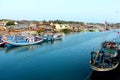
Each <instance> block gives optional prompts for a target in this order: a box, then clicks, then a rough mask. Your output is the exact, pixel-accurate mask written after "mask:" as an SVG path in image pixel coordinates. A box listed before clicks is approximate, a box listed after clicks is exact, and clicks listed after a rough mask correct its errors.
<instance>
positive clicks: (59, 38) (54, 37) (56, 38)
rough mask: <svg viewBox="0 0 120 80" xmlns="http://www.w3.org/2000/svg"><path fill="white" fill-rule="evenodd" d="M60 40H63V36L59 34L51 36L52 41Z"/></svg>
mask: <svg viewBox="0 0 120 80" xmlns="http://www.w3.org/2000/svg"><path fill="white" fill-rule="evenodd" d="M62 38H63V36H62V35H61V34H55V35H54V36H53V39H54V40H62Z"/></svg>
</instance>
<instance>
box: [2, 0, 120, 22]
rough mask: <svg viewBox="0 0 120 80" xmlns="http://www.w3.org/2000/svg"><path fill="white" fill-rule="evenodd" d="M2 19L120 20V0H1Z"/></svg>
mask: <svg viewBox="0 0 120 80" xmlns="http://www.w3.org/2000/svg"><path fill="white" fill-rule="evenodd" d="M0 19H15V20H40V21H41V20H44V19H45V20H56V19H60V20H67V21H84V22H104V21H105V20H107V21H108V22H120V0H0Z"/></svg>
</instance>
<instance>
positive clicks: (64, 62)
mask: <svg viewBox="0 0 120 80" xmlns="http://www.w3.org/2000/svg"><path fill="white" fill-rule="evenodd" d="M116 36H117V33H116V32H114V31H109V32H106V33H105V36H104V33H103V32H82V33H70V34H66V35H65V36H64V38H63V40H58V41H54V42H44V43H42V44H37V45H31V46H22V47H8V48H7V47H5V48H0V80H90V79H91V80H98V79H96V76H97V75H95V73H96V72H94V71H92V70H91V69H90V65H89V60H90V52H91V51H92V50H97V49H99V48H100V45H101V42H103V41H104V40H105V39H106V40H113V39H115V38H116ZM104 37H105V38H104ZM98 77H101V76H98Z"/></svg>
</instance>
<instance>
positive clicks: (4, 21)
mask: <svg viewBox="0 0 120 80" xmlns="http://www.w3.org/2000/svg"><path fill="white" fill-rule="evenodd" d="M7 22H9V20H5V19H2V20H0V26H5V25H6V23H7Z"/></svg>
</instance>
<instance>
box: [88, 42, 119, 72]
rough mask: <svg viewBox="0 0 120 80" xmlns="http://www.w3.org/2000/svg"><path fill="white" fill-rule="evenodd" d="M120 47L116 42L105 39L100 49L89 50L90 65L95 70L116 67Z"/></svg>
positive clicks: (106, 69) (107, 69)
mask: <svg viewBox="0 0 120 80" xmlns="http://www.w3.org/2000/svg"><path fill="white" fill-rule="evenodd" d="M119 59H120V48H119V45H118V44H117V43H116V42H112V41H107V42H106V41H105V42H104V43H102V47H101V49H99V50H98V51H92V52H91V61H90V67H91V68H92V69H93V70H95V71H111V70H114V69H115V68H117V66H118V65H119Z"/></svg>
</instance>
